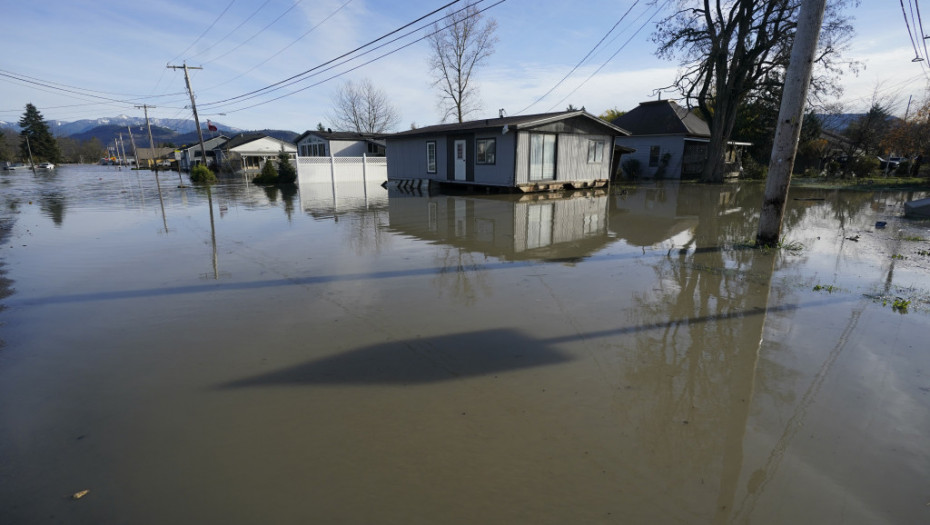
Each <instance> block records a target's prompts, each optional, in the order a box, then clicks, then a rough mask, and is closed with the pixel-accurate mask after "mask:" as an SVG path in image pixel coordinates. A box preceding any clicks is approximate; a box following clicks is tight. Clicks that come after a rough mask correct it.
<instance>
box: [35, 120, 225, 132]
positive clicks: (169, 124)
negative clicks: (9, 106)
mask: <svg viewBox="0 0 930 525" xmlns="http://www.w3.org/2000/svg"><path fill="white" fill-rule="evenodd" d="M47 122H48V125H49V126H48V127H49V129H50V130H51V131H52V134H54V135H57V136H69V135H75V134H78V133H83V132H85V131H88V130H90V129H93V128H96V127H98V126H132V127H133V128H136V127H141V126H145V118H144V117H130V116H128V115H117V116H115V117H103V118H97V119H84V120H77V121H74V122H65V121H59V120H49V121H47ZM149 123H151V125H152V126H158V127H162V128H168V129H171V130H174V131H175V132H177V133H179V134H184V133H189V132H191V131H197V127H196V126H195V125H194V120H193V119H172V118H149ZM213 124H214V125H215V126H217V127H219V128H221V129H222V130H223V131H224V132H227V133H229V132H232V133H238V132H240V131H242V130H240V129H239V128H234V127H231V126H227V125H225V124H221V123H219V122H213ZM200 125H201V127H202V128H204V129H206V127H207V122H206V121H202V122H201V123H200Z"/></svg>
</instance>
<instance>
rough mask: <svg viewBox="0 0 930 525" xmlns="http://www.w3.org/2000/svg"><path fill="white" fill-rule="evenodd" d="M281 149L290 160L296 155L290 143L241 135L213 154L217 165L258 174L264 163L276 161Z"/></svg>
mask: <svg viewBox="0 0 930 525" xmlns="http://www.w3.org/2000/svg"><path fill="white" fill-rule="evenodd" d="M282 149H283V150H284V152H285V153H287V155H288V158H290V159H294V158H295V157H296V155H297V148H296V147H295V146H294V145H293V144H291V143H290V142H285V141H283V140H280V139H276V138H274V137H269V136H268V135H265V134H262V133H243V134H240V135H236V136H235V137H233V138H231V139H229V140H228V141H226V142H225V143H223V144H221V145H218V146H217V147H216V148H215V149H214V152H215V155H216V160H217V163H219V164H220V165H225V166H227V167H228V168H229V169H230V170H231V171H243V172H258V171H261V169H262V166H264V165H265V162H266V161H268V160H276V159H277V158H278V154H279V153H280V152H281V150H282Z"/></svg>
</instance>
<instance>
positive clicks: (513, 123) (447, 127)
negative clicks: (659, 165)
mask: <svg viewBox="0 0 930 525" xmlns="http://www.w3.org/2000/svg"><path fill="white" fill-rule="evenodd" d="M576 117H580V118H586V119H590V120H591V121H592V122H595V123H596V124H598V125H602V126H603V127H604V128H606V129H609V130H611V131H612V132H613V133H614V134H617V135H629V134H630V132H628V131H627V130H625V129H623V128H621V127H618V126H616V125H614V124H611V123H610V122H607V121H606V120H602V119H599V118H597V117H595V116H594V115H592V114H590V113H588V112H587V111H584V110H582V111H559V112H557V113H538V114H535V115H517V116H508V117H498V118H491V119H480V120H471V121H468V122H455V123H452V124H437V125H435V126H426V127H423V128H416V129H411V130H409V131H401V132H400V133H394V134H391V135H387V136H386V137H385V138H387V139H393V138H403V137H415V136H418V135H437V134H443V133H452V132H458V131H477V130H482V129H493V128H502V127H504V126H507V127H508V129H515V130H516V129H527V128H533V127H536V126H542V125H545V124H550V123H553V122H558V121H560V120H567V119H570V118H576Z"/></svg>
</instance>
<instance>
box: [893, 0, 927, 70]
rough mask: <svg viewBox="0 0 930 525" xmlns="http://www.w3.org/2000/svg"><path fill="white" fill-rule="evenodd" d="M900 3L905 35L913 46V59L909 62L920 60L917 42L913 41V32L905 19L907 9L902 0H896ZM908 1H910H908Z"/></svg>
mask: <svg viewBox="0 0 930 525" xmlns="http://www.w3.org/2000/svg"><path fill="white" fill-rule="evenodd" d="M898 1H899V2H900V3H901V14H902V15H904V25H905V26H907V36H908V38H910V39H911V46H912V47H913V48H914V59H913V60H911V62H920V61H922V60H923V58H921V57H920V51H918V50H917V43H916V42H914V34H913V33H912V32H911V23H910V22H908V20H907V9H905V8H904V0H898ZM908 3H910V1H908Z"/></svg>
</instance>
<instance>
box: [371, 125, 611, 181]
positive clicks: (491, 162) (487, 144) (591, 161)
mask: <svg viewBox="0 0 930 525" xmlns="http://www.w3.org/2000/svg"><path fill="white" fill-rule="evenodd" d="M628 134H629V133H628V132H627V131H625V130H623V129H621V128H619V127H617V126H615V125H613V124H610V123H609V122H606V121H604V120H601V119H599V118H597V117H596V116H594V115H591V114H590V113H587V112H586V111H583V110H582V111H564V112H558V113H543V114H537V115H523V116H512V117H499V118H492V119H484V120H473V121H470V122H461V123H455V124H440V125H436V126H428V127H424V128H417V129H412V130H409V131H404V132H400V133H394V134H391V135H387V136H385V142H386V145H387V163H388V165H387V176H388V183H389V184H390V183H397V184H410V183H414V184H415V185H417V186H418V187H419V186H420V185H421V184H422V183H424V182H426V183H428V184H438V185H459V186H482V187H490V188H497V189H502V190H516V191H522V192H533V191H550V190H561V189H573V188H595V187H603V186H606V185H607V184H608V182H609V181H610V176H611V173H612V167H613V166H616V161H615V148H614V139H615V137H617V136H625V135H628ZM617 154H619V152H618V153H617Z"/></svg>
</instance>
